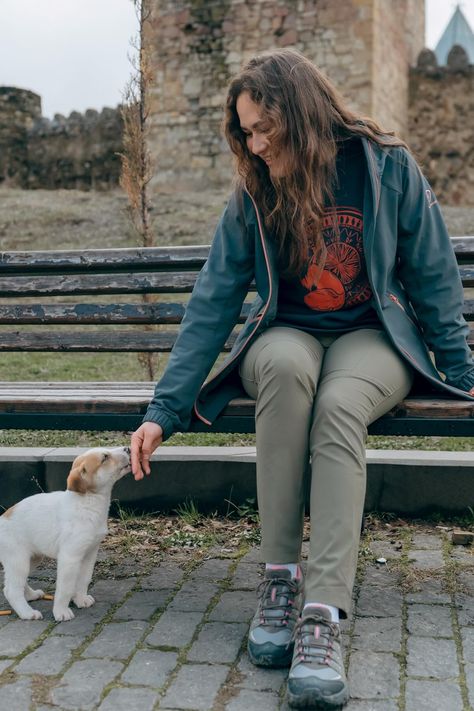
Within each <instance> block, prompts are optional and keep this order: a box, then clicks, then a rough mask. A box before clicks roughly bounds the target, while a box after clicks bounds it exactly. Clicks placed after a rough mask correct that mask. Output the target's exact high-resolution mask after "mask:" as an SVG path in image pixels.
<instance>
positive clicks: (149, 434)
mask: <svg viewBox="0 0 474 711" xmlns="http://www.w3.org/2000/svg"><path fill="white" fill-rule="evenodd" d="M162 441H163V429H162V428H161V426H160V425H157V424H156V423H155V422H144V423H143V424H142V425H140V427H139V428H138V430H136V431H135V432H134V433H133V434H132V444H131V450H132V452H131V460H132V474H133V476H134V477H135V481H139V480H140V479H143V477H144V476H145V474H146V475H147V476H148V475H149V474H150V471H151V470H150V457H151V455H152V454H153V452H154V451H155V449H156V448H157V447H159V446H160V444H161V443H162Z"/></svg>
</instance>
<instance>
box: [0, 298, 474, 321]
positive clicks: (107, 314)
mask: <svg viewBox="0 0 474 711" xmlns="http://www.w3.org/2000/svg"><path fill="white" fill-rule="evenodd" d="M249 308H250V306H249V304H248V303H246V304H244V305H243V308H242V312H241V314H240V317H239V323H243V322H244V321H245V319H246V318H247V315H248V313H249ZM184 311H185V304H182V303H181V304H179V303H171V302H169V303H168V302H167V303H162V302H156V303H153V304H0V324H4V325H11V324H20V325H35V324H36V325H38V324H47V323H48V324H57V325H60V324H63V325H67V324H70V325H73V324H74V325H75V324H77V325H88V324H122V325H123V324H124V323H128V324H133V325H140V324H163V325H167V324H179V323H181V320H182V318H183V316H184ZM464 318H465V319H466V320H467V321H474V299H467V300H466V302H465V304H464Z"/></svg>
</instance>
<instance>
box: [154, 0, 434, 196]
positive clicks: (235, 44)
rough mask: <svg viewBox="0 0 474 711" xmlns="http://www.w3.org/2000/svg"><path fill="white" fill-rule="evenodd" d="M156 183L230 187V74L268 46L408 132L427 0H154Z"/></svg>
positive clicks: (354, 103) (386, 123)
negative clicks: (225, 126) (295, 56)
mask: <svg viewBox="0 0 474 711" xmlns="http://www.w3.org/2000/svg"><path fill="white" fill-rule="evenodd" d="M151 3H152V23H151V29H150V32H149V34H148V37H147V41H148V42H149V46H150V47H151V50H152V56H153V67H154V73H155V79H156V80H155V86H154V87H153V92H152V111H151V113H152V130H151V136H150V145H151V151H152V154H153V155H154V157H155V159H156V166H157V177H156V178H155V186H156V187H157V188H160V189H162V190H174V189H176V188H179V187H183V188H184V187H187V188H195V189H199V188H203V189H205V188H206V187H209V186H210V185H214V186H224V185H226V184H228V181H229V175H230V163H231V161H230V158H229V153H228V151H227V149H226V146H225V145H224V142H223V139H222V138H221V135H220V130H219V128H220V122H221V119H222V104H223V100H224V96H225V88H226V85H227V82H228V81H229V78H230V77H231V76H232V75H233V74H234V73H235V72H236V71H238V70H239V68H240V67H241V65H242V63H243V62H244V61H245V60H247V59H248V58H249V57H251V56H252V55H254V54H258V53H259V52H261V51H262V50H266V49H270V48H274V47H295V48H296V49H298V50H300V51H301V52H303V54H305V55H306V56H307V57H309V58H310V59H311V60H313V61H314V62H315V63H316V64H317V65H318V66H319V67H320V68H321V69H322V70H323V71H325V72H326V73H327V74H328V76H329V77H330V79H331V80H332V81H333V82H334V83H335V84H336V86H337V87H338V88H339V89H340V90H341V92H342V93H343V95H344V96H345V97H346V98H347V99H348V100H349V101H350V103H351V105H352V106H353V107H355V108H356V109H358V110H359V111H361V112H363V113H365V114H369V115H372V116H373V117H375V118H376V119H377V120H378V121H379V122H380V123H381V124H382V125H383V126H384V127H386V128H387V129H394V130H395V131H397V132H399V133H400V134H401V135H402V136H404V135H405V136H406V133H407V113H408V112H407V108H408V69H409V66H411V65H413V64H415V62H416V58H417V56H418V54H419V52H420V51H421V49H422V48H423V40H424V2H423V0H396V2H392V1H391V0H151Z"/></svg>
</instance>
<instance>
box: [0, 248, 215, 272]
mask: <svg viewBox="0 0 474 711" xmlns="http://www.w3.org/2000/svg"><path fill="white" fill-rule="evenodd" d="M208 254H209V245H194V246H182V247H171V246H169V247H148V248H147V249H140V248H133V247H131V248H128V247H125V248H120V249H88V250H86V251H84V250H81V249H68V250H64V251H56V250H55V251H54V252H53V251H46V250H45V251H28V252H26V251H25V252H22V251H14V252H0V272H4V273H5V272H16V273H21V272H28V273H35V272H36V273H41V272H43V273H45V274H51V273H54V272H60V273H65V272H68V273H74V272H83V271H92V270H98V271H107V270H110V271H112V272H114V273H115V272H117V271H120V269H124V270H126V271H139V270H148V269H150V268H153V269H159V270H169V269H174V270H179V271H184V270H199V269H201V268H202V266H203V264H204V262H205V261H206V259H207V257H208Z"/></svg>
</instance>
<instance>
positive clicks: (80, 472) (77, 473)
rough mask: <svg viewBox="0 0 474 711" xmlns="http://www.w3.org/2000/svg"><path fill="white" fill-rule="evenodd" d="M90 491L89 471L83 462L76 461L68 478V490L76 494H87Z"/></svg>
mask: <svg viewBox="0 0 474 711" xmlns="http://www.w3.org/2000/svg"><path fill="white" fill-rule="evenodd" d="M88 489H89V482H88V481H87V471H86V469H85V468H84V466H83V465H82V462H77V460H75V461H74V462H73V465H72V469H71V471H70V472H69V475H68V478H67V490H68V491H75V492H76V494H85V493H86V491H87V490H88Z"/></svg>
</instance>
